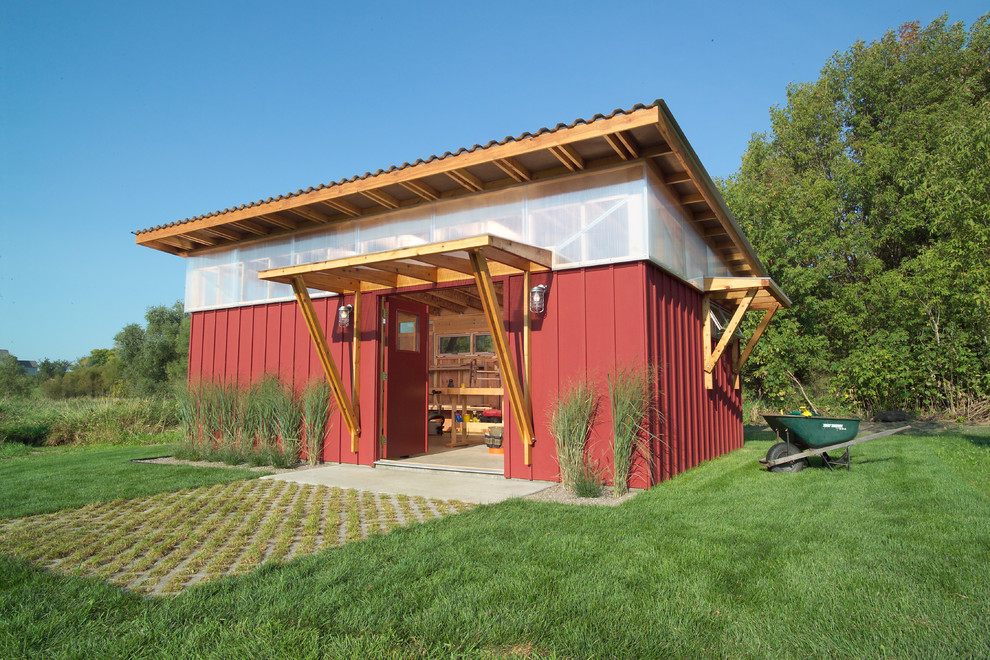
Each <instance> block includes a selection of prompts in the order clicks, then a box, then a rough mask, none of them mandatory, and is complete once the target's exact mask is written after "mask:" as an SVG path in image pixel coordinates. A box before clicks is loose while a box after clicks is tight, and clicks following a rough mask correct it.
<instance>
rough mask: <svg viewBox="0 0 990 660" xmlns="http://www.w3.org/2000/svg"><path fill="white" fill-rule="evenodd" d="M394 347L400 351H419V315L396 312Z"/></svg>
mask: <svg viewBox="0 0 990 660" xmlns="http://www.w3.org/2000/svg"><path fill="white" fill-rule="evenodd" d="M395 320H396V323H398V328H397V329H396V333H395V334H396V342H395V348H396V349H397V350H400V351H412V352H419V317H418V316H416V315H415V314H410V313H408V312H402V311H400V312H396V315H395Z"/></svg>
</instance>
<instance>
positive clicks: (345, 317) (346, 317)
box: [337, 305, 354, 330]
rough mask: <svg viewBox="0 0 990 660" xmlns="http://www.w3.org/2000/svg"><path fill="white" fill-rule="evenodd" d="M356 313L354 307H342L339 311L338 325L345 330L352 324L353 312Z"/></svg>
mask: <svg viewBox="0 0 990 660" xmlns="http://www.w3.org/2000/svg"><path fill="white" fill-rule="evenodd" d="M352 311H354V305H341V306H340V307H339V308H338V309H337V323H338V324H339V325H340V327H341V328H344V329H345V330H346V329H347V327H348V326H349V325H350V324H351V312H352Z"/></svg>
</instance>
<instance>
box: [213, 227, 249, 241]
mask: <svg viewBox="0 0 990 660" xmlns="http://www.w3.org/2000/svg"><path fill="white" fill-rule="evenodd" d="M203 233H204V234H212V235H213V236H219V237H220V238H225V239H227V240H228V241H239V240H241V239H242V238H244V233H243V232H239V231H237V230H235V229H233V228H232V227H205V228H204V229H203Z"/></svg>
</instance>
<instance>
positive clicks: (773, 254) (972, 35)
mask: <svg viewBox="0 0 990 660" xmlns="http://www.w3.org/2000/svg"><path fill="white" fill-rule="evenodd" d="M771 119H772V128H771V129H770V130H769V132H767V133H764V134H758V135H754V136H753V137H752V139H751V140H750V142H749V145H748V148H747V150H746V153H745V154H744V156H743V158H742V165H741V167H740V169H739V170H738V172H736V174H735V175H733V176H731V177H729V178H728V179H725V180H723V181H720V182H719V185H720V187H721V190H722V193H723V195H724V197H725V199H726V201H727V203H728V205H729V208H731V209H732V210H733V211H734V212H735V214H736V217H737V218H738V220H739V222H740V224H741V226H742V227H743V229H744V231H745V232H746V234H747V235H748V236H749V238H750V240H751V241H752V243H753V245H754V247H755V248H756V251H757V253H758V254H759V255H760V256H761V258H762V260H763V262H764V264H765V265H766V267H767V269H768V270H769V272H770V275H771V276H772V277H773V278H774V280H775V281H777V282H778V283H779V284H780V285H781V287H782V288H783V290H784V291H785V292H787V294H788V295H789V296H790V297H791V299H792V300H793V301H794V303H795V304H794V307H793V309H791V310H787V311H783V312H781V313H778V315H777V317H775V319H774V323H772V324H771V330H769V331H768V332H767V334H766V335H765V338H764V339H763V340H762V341H761V342H760V344H759V346H758V348H757V349H756V351H755V352H754V354H753V356H752V358H751V359H750V362H749V365H748V366H749V372H748V374H747V376H746V378H747V382H748V385H749V387H750V391H751V392H755V393H756V394H757V395H759V396H761V397H763V398H764V399H766V400H767V401H768V402H772V403H775V404H776V403H780V404H783V403H784V402H789V403H793V402H794V401H795V400H796V399H798V397H799V394H798V393H799V391H800V390H799V386H800V385H802V384H803V386H804V387H807V388H809V390H808V391H811V392H815V393H816V395H817V396H818V397H821V399H823V400H824V401H827V402H829V403H831V404H834V405H836V406H841V405H847V406H849V407H856V408H860V409H866V410H882V409H909V410H925V409H928V410H933V411H938V410H950V411H957V410H958V411H962V412H963V413H965V412H967V411H970V412H972V411H973V410H975V409H979V410H980V411H982V412H984V413H987V412H990V406H988V405H987V401H988V398H990V14H987V15H984V16H983V17H982V18H980V19H979V20H977V21H976V22H975V23H974V24H973V25H972V26H971V27H969V28H968V29H967V27H966V26H965V25H963V24H961V23H956V24H949V23H948V21H947V19H946V17H945V16H943V17H941V18H939V19H938V20H936V21H934V22H932V23H931V24H930V25H928V26H925V27H921V26H920V25H919V24H918V23H917V22H915V23H908V24H905V25H902V26H901V27H900V29H898V30H896V31H893V30H892V31H890V32H888V33H887V34H885V35H884V36H883V37H882V38H881V39H879V40H877V41H874V42H872V43H864V42H862V41H860V42H857V43H856V44H854V45H853V46H852V48H850V49H849V50H847V51H845V52H841V53H836V54H835V55H834V56H833V57H832V58H831V59H829V60H828V62H827V63H826V64H825V66H824V67H823V68H822V70H821V75H820V77H819V79H818V80H817V81H815V82H810V83H802V84H795V85H791V86H790V87H789V88H788V90H787V102H786V104H785V105H784V106H783V107H773V108H772V109H771Z"/></svg>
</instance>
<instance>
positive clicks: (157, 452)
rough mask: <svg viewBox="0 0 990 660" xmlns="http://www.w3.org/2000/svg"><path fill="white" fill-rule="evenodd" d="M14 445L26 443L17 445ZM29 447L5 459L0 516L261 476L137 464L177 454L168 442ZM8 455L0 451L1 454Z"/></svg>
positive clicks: (2, 462)
mask: <svg viewBox="0 0 990 660" xmlns="http://www.w3.org/2000/svg"><path fill="white" fill-rule="evenodd" d="M6 444H7V443H4V445H0V447H2V446H6ZM10 446H11V447H14V446H17V447H21V448H23V447H24V446H23V445H15V443H10ZM23 451H24V450H23V449H21V451H19V452H17V453H19V454H21V455H14V456H12V457H10V458H2V460H0V518H14V517H17V516H26V515H31V514H35V513H49V512H52V511H59V510H60V509H68V508H73V507H77V506H82V505H83V504H86V503H88V502H109V501H111V500H119V499H129V498H133V497H141V496H144V495H154V494H155V493H161V492H165V491H172V490H181V489H183V488H195V487H197V486H208V485H211V484H216V483H227V482H230V481H236V480H238V479H247V478H251V477H258V476H260V474H259V473H257V472H251V471H250V470H244V469H235V470H231V469H225V468H198V467H189V466H185V465H147V464H141V463H132V462H131V460H132V459H135V458H151V457H154V456H163V455H168V454H171V453H172V448H171V447H169V446H167V445H152V446H147V445H146V446H139V447H108V446H95V447H76V448H65V447H41V448H36V449H33V450H32V451H31V452H30V453H27V454H24V453H23ZM10 453H14V452H10ZM3 455H4V453H3V452H0V457H2V456H3ZM262 474H264V473H262Z"/></svg>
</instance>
